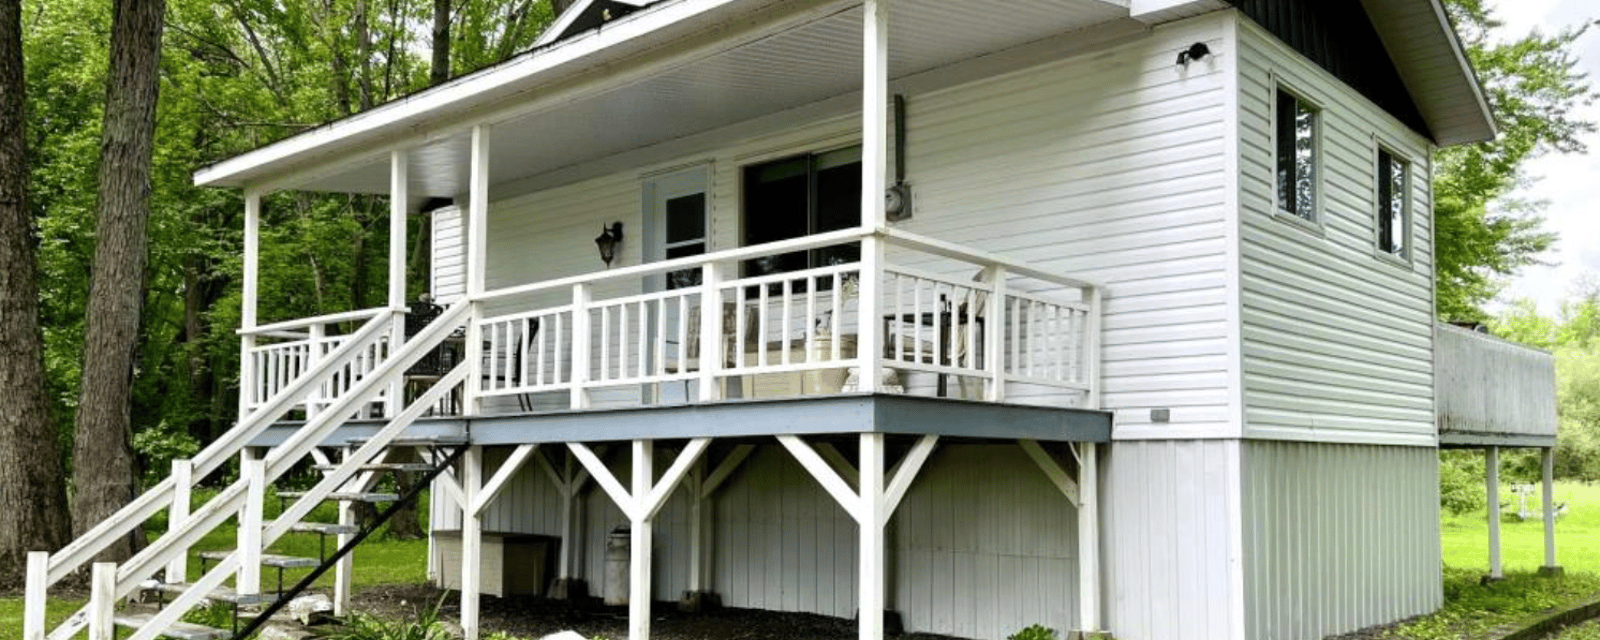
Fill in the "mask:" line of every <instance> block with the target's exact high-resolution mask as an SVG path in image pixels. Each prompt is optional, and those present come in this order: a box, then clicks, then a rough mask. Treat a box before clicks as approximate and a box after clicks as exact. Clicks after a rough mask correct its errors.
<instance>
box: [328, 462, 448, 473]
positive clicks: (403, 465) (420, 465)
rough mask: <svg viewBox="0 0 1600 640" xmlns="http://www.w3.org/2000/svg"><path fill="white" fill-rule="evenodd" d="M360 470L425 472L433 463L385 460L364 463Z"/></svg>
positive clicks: (330, 466) (330, 468)
mask: <svg viewBox="0 0 1600 640" xmlns="http://www.w3.org/2000/svg"><path fill="white" fill-rule="evenodd" d="M339 466H340V465H336V464H319V465H314V466H312V467H311V468H313V469H316V470H317V471H333V470H334V469H338V468H339ZM359 470H360V471H415V472H424V471H432V470H433V465H431V464H428V463H426V462H383V463H376V464H364V465H361V468H360V469H359Z"/></svg>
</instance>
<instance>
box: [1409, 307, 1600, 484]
mask: <svg viewBox="0 0 1600 640" xmlns="http://www.w3.org/2000/svg"><path fill="white" fill-rule="evenodd" d="M1581 288H1584V289H1587V292H1586V293H1584V294H1583V296H1582V297H1581V298H1579V299H1577V300H1571V301H1568V302H1566V303H1564V304H1562V306H1561V311H1560V313H1559V314H1558V315H1557V316H1556V317H1553V318H1552V317H1546V316H1543V315H1541V314H1540V313H1539V311H1538V309H1536V308H1535V307H1534V305H1533V303H1532V302H1529V301H1526V300H1520V301H1517V302H1515V303H1513V304H1512V305H1511V306H1510V307H1509V308H1507V309H1506V310H1505V311H1504V312H1503V313H1501V315H1500V317H1499V318H1496V319H1495V321H1494V322H1493V323H1492V325H1491V326H1492V328H1493V329H1494V331H1495V333H1496V334H1497V335H1500V336H1503V337H1505V338H1507V339H1509V340H1515V341H1517V342H1521V343H1524V344H1528V345H1532V346H1535V347H1539V348H1542V349H1548V350H1550V351H1552V352H1553V353H1554V355H1555V361H1556V398H1557V405H1556V409H1557V414H1558V415H1559V417H1560V420H1561V422H1560V425H1559V431H1558V432H1557V442H1556V477H1558V478H1564V479H1577V480H1588V481H1600V289H1597V288H1596V287H1595V285H1594V283H1593V282H1592V281H1590V282H1587V283H1583V284H1582V285H1581ZM1529 455H1530V454H1522V455H1521V456H1519V457H1516V458H1513V464H1514V466H1516V467H1527V466H1531V465H1533V464H1534V463H1533V462H1531V461H1528V460H1524V458H1527V457H1528V456H1529ZM1441 478H1442V476H1441Z"/></svg>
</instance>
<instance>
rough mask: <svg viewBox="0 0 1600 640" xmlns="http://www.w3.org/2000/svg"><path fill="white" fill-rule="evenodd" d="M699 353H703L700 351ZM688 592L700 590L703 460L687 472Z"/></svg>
mask: <svg viewBox="0 0 1600 640" xmlns="http://www.w3.org/2000/svg"><path fill="white" fill-rule="evenodd" d="M701 353H705V352H704V351H702V352H701ZM687 480H688V481H689V490H690V494H689V593H691V594H696V593H700V591H702V589H701V586H700V576H701V571H702V570H703V569H704V566H703V565H704V564H705V561H704V560H703V559H702V553H703V549H704V548H705V522H704V520H705V509H704V504H705V501H706V498H705V494H704V493H703V492H702V491H701V490H700V488H701V487H703V486H705V482H706V468H705V464H704V463H703V462H697V463H695V465H694V470H693V471H690V472H689V477H688V478H687Z"/></svg>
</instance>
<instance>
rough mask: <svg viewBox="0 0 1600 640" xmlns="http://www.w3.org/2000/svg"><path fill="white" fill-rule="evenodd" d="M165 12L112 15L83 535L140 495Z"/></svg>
mask: <svg viewBox="0 0 1600 640" xmlns="http://www.w3.org/2000/svg"><path fill="white" fill-rule="evenodd" d="M165 9H166V3H165V2H164V0H117V2H116V5H115V8H114V10H113V13H112V20H111V64H110V66H109V67H108V71H107V75H106V94H105V95H106V102H105V114H104V118H103V124H102V129H101V138H100V170H99V200H98V202H99V204H98V206H97V214H98V221H97V224H96V226H95V241H96V243H95V254H94V270H93V273H92V274H91V276H90V287H89V301H88V317H87V322H88V325H87V328H86V330H85V333H84V348H83V378H82V381H81V382H80V386H79V396H78V415H77V420H76V429H75V431H74V434H73V436H74V437H73V459H74V460H75V461H76V464H74V465H73V474H72V480H73V487H74V489H75V492H76V493H75V495H74V497H73V502H72V524H73V527H74V529H75V530H77V531H79V532H82V531H87V530H88V529H89V528H91V527H93V526H95V525H96V524H98V523H99V522H100V521H101V520H104V519H105V518H107V517H109V516H110V515H112V514H114V513H116V511H117V510H118V509H120V508H122V506H123V505H125V504H127V502H128V501H129V500H131V499H132V498H133V496H134V494H135V493H136V491H137V486H138V484H137V479H136V477H135V475H134V465H133V448H132V427H131V424H130V417H129V414H130V408H131V402H132V390H133V374H134V361H135V355H136V354H137V353H138V348H139V319H140V313H141V311H142V308H143V301H144V294H145V264H146V260H147V254H148V244H149V232H148V230H147V228H146V225H147V222H148V221H149V219H150V171H151V168H150V164H151V155H152V153H153V147H154V138H155V114H156V96H157V93H158V87H159V82H160V78H159V77H158V71H159V66H160V64H159V61H160V58H161V30H162V15H163V13H165ZM131 552H132V545H131V541H125V542H124V543H122V544H118V545H113V546H112V547H110V548H108V549H107V550H106V551H105V553H104V554H103V555H104V557H106V558H107V559H111V560H122V559H125V558H127V557H128V556H129V555H130V554H131Z"/></svg>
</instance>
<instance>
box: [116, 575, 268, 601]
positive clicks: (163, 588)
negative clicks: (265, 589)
mask: <svg viewBox="0 0 1600 640" xmlns="http://www.w3.org/2000/svg"><path fill="white" fill-rule="evenodd" d="M139 586H140V588H142V589H144V590H145V591H157V592H161V593H168V594H172V595H178V594H181V593H183V592H185V591H188V590H189V588H190V587H192V586H194V585H191V584H189V583H186V582H175V583H166V582H161V581H159V580H147V581H145V582H144V583H143V584H141V585H139ZM273 597H274V594H269V593H258V594H254V595H241V594H240V593H239V592H237V591H234V590H233V589H229V588H227V587H219V588H217V589H216V590H213V591H212V592H210V593H207V594H206V599H207V600H211V601H213V602H227V603H229V604H236V605H239V606H242V607H248V606H250V605H257V604H261V603H264V602H271V601H272V599H273Z"/></svg>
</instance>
